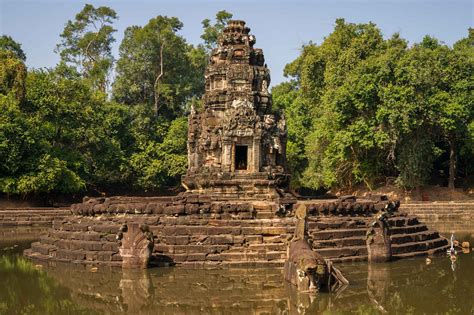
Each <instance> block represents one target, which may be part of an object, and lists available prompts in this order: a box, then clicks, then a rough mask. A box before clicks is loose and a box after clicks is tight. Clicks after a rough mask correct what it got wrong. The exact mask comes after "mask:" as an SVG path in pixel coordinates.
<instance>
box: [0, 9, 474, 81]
mask: <svg viewBox="0 0 474 315" xmlns="http://www.w3.org/2000/svg"><path fill="white" fill-rule="evenodd" d="M85 3H91V4H93V5H94V6H96V7H98V6H109V7H111V8H113V9H114V10H115V11H116V12H117V14H118V15H119V20H118V21H117V22H116V23H115V24H114V27H115V28H116V29H117V32H116V33H115V38H116V42H115V43H114V47H113V54H114V56H115V58H118V47H119V45H120V42H121V40H122V38H123V32H124V30H125V29H126V28H127V27H128V26H130V25H145V24H146V23H147V22H148V20H149V19H151V18H153V17H155V16H157V15H167V16H176V17H178V18H179V19H180V20H181V21H182V22H183V24H184V27H183V29H182V30H181V31H180V34H181V35H182V36H184V38H186V40H187V41H188V42H189V43H192V44H198V43H200V42H201V39H200V35H201V34H202V25H201V21H202V20H203V19H205V18H213V17H214V16H215V14H216V12H217V11H220V10H226V11H229V12H231V13H233V14H234V18H235V19H239V20H245V21H246V22H247V25H248V26H249V27H250V28H251V33H253V34H254V35H255V36H256V38H257V43H256V45H255V47H258V48H262V49H263V51H264V53H265V60H266V63H267V64H268V66H269V68H270V69H271V75H272V85H275V84H278V83H280V82H282V81H285V80H287V79H286V78H285V77H284V76H283V69H284V67H285V65H286V64H287V63H289V62H291V61H292V60H294V59H295V58H296V57H297V56H298V55H299V52H300V48H301V46H302V45H303V44H305V43H308V42H309V41H313V42H315V43H321V42H322V41H323V39H324V38H325V37H326V36H328V35H329V34H330V33H331V31H332V30H333V28H334V25H335V20H336V19H337V18H344V19H345V20H346V21H347V22H352V23H367V22H374V23H375V24H377V25H378V27H379V28H380V29H381V30H382V33H383V35H384V37H390V36H391V35H392V34H393V33H396V32H398V33H400V35H401V36H402V37H403V38H405V39H407V40H408V41H409V42H410V43H411V44H413V43H416V42H419V41H420V40H421V39H422V38H423V37H424V36H425V35H431V36H434V37H436V38H438V39H439V40H440V41H442V42H444V43H446V44H448V45H452V44H453V43H455V42H456V41H457V40H459V39H461V38H463V37H466V36H467V30H468V28H469V27H473V26H474V23H473V21H474V11H473V10H474V5H473V3H474V1H472V0H418V1H415V0H377V1H376V0H374V1H372V0H344V1H342V0H341V1H337V0H332V1H329V0H326V1H317V0H313V1H310V0H292V1H291V0H284V1H283V0H274V1H269V0H268V1H267V0H238V1H235V0H220V1H219V0H172V1H171V0H155V1H152V0H135V1H124V0H116V1H93V0H91V1H76V0H63V1H59V0H36V1H33V0H29V1H23V0H0V34H6V35H9V36H12V37H13V39H15V40H16V41H18V42H20V43H21V44H22V48H23V50H24V51H25V53H26V55H27V62H26V63H27V66H28V67H30V68H41V67H53V66H54V65H56V64H57V62H58V60H59V56H58V55H57V54H55V53H54V48H55V46H56V44H57V43H58V42H59V41H60V37H59V34H61V32H62V30H63V28H64V25H65V23H66V22H67V21H68V20H70V19H74V16H75V15H76V14H77V13H78V12H79V11H81V9H82V7H83V6H84V4H85Z"/></svg>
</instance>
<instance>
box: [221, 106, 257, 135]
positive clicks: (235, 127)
mask: <svg viewBox="0 0 474 315" xmlns="http://www.w3.org/2000/svg"><path fill="white" fill-rule="evenodd" d="M258 121H259V117H258V115H257V113H256V112H255V109H254V108H253V104H252V103H251V102H249V101H248V100H243V99H237V100H234V101H233V102H232V105H231V107H230V109H228V110H227V112H226V113H225V116H224V123H223V127H224V130H223V132H224V135H225V136H240V137H245V136H252V135H254V129H255V127H256V124H257V122H258Z"/></svg>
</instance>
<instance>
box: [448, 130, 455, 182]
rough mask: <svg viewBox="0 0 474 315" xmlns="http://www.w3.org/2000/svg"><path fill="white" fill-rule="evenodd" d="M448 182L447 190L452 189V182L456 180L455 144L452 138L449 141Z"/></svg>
mask: <svg viewBox="0 0 474 315" xmlns="http://www.w3.org/2000/svg"><path fill="white" fill-rule="evenodd" d="M449 147H450V150H449V180H448V188H449V189H454V180H455V179H456V142H455V140H454V137H450V140H449Z"/></svg>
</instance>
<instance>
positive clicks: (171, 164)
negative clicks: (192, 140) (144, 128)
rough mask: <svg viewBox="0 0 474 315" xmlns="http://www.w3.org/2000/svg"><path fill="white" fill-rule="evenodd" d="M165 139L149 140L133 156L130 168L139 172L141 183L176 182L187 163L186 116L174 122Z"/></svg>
mask: <svg viewBox="0 0 474 315" xmlns="http://www.w3.org/2000/svg"><path fill="white" fill-rule="evenodd" d="M166 129H167V132H166V134H165V135H164V139H163V140H162V141H161V142H159V141H153V140H151V139H150V140H148V141H146V142H144V143H142V144H141V145H140V149H139V150H137V152H136V153H134V154H132V156H131V158H130V164H131V168H132V170H133V171H134V173H135V174H137V183H138V186H139V187H141V188H145V189H158V188H161V187H163V186H170V185H176V184H178V183H179V180H180V176H181V175H182V174H184V173H185V172H186V167H187V149H186V139H187V130H188V125H187V119H186V117H180V118H177V119H175V120H174V121H172V122H171V124H170V125H169V127H168V128H166Z"/></svg>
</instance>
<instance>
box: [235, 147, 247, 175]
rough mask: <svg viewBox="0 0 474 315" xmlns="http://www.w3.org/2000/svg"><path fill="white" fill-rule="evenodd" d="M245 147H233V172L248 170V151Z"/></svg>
mask: <svg viewBox="0 0 474 315" xmlns="http://www.w3.org/2000/svg"><path fill="white" fill-rule="evenodd" d="M248 148H249V147H248V146H246V145H236V146H235V161H234V162H235V164H234V165H235V170H237V171H246V170H247V169H248V151H249V149H248Z"/></svg>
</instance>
